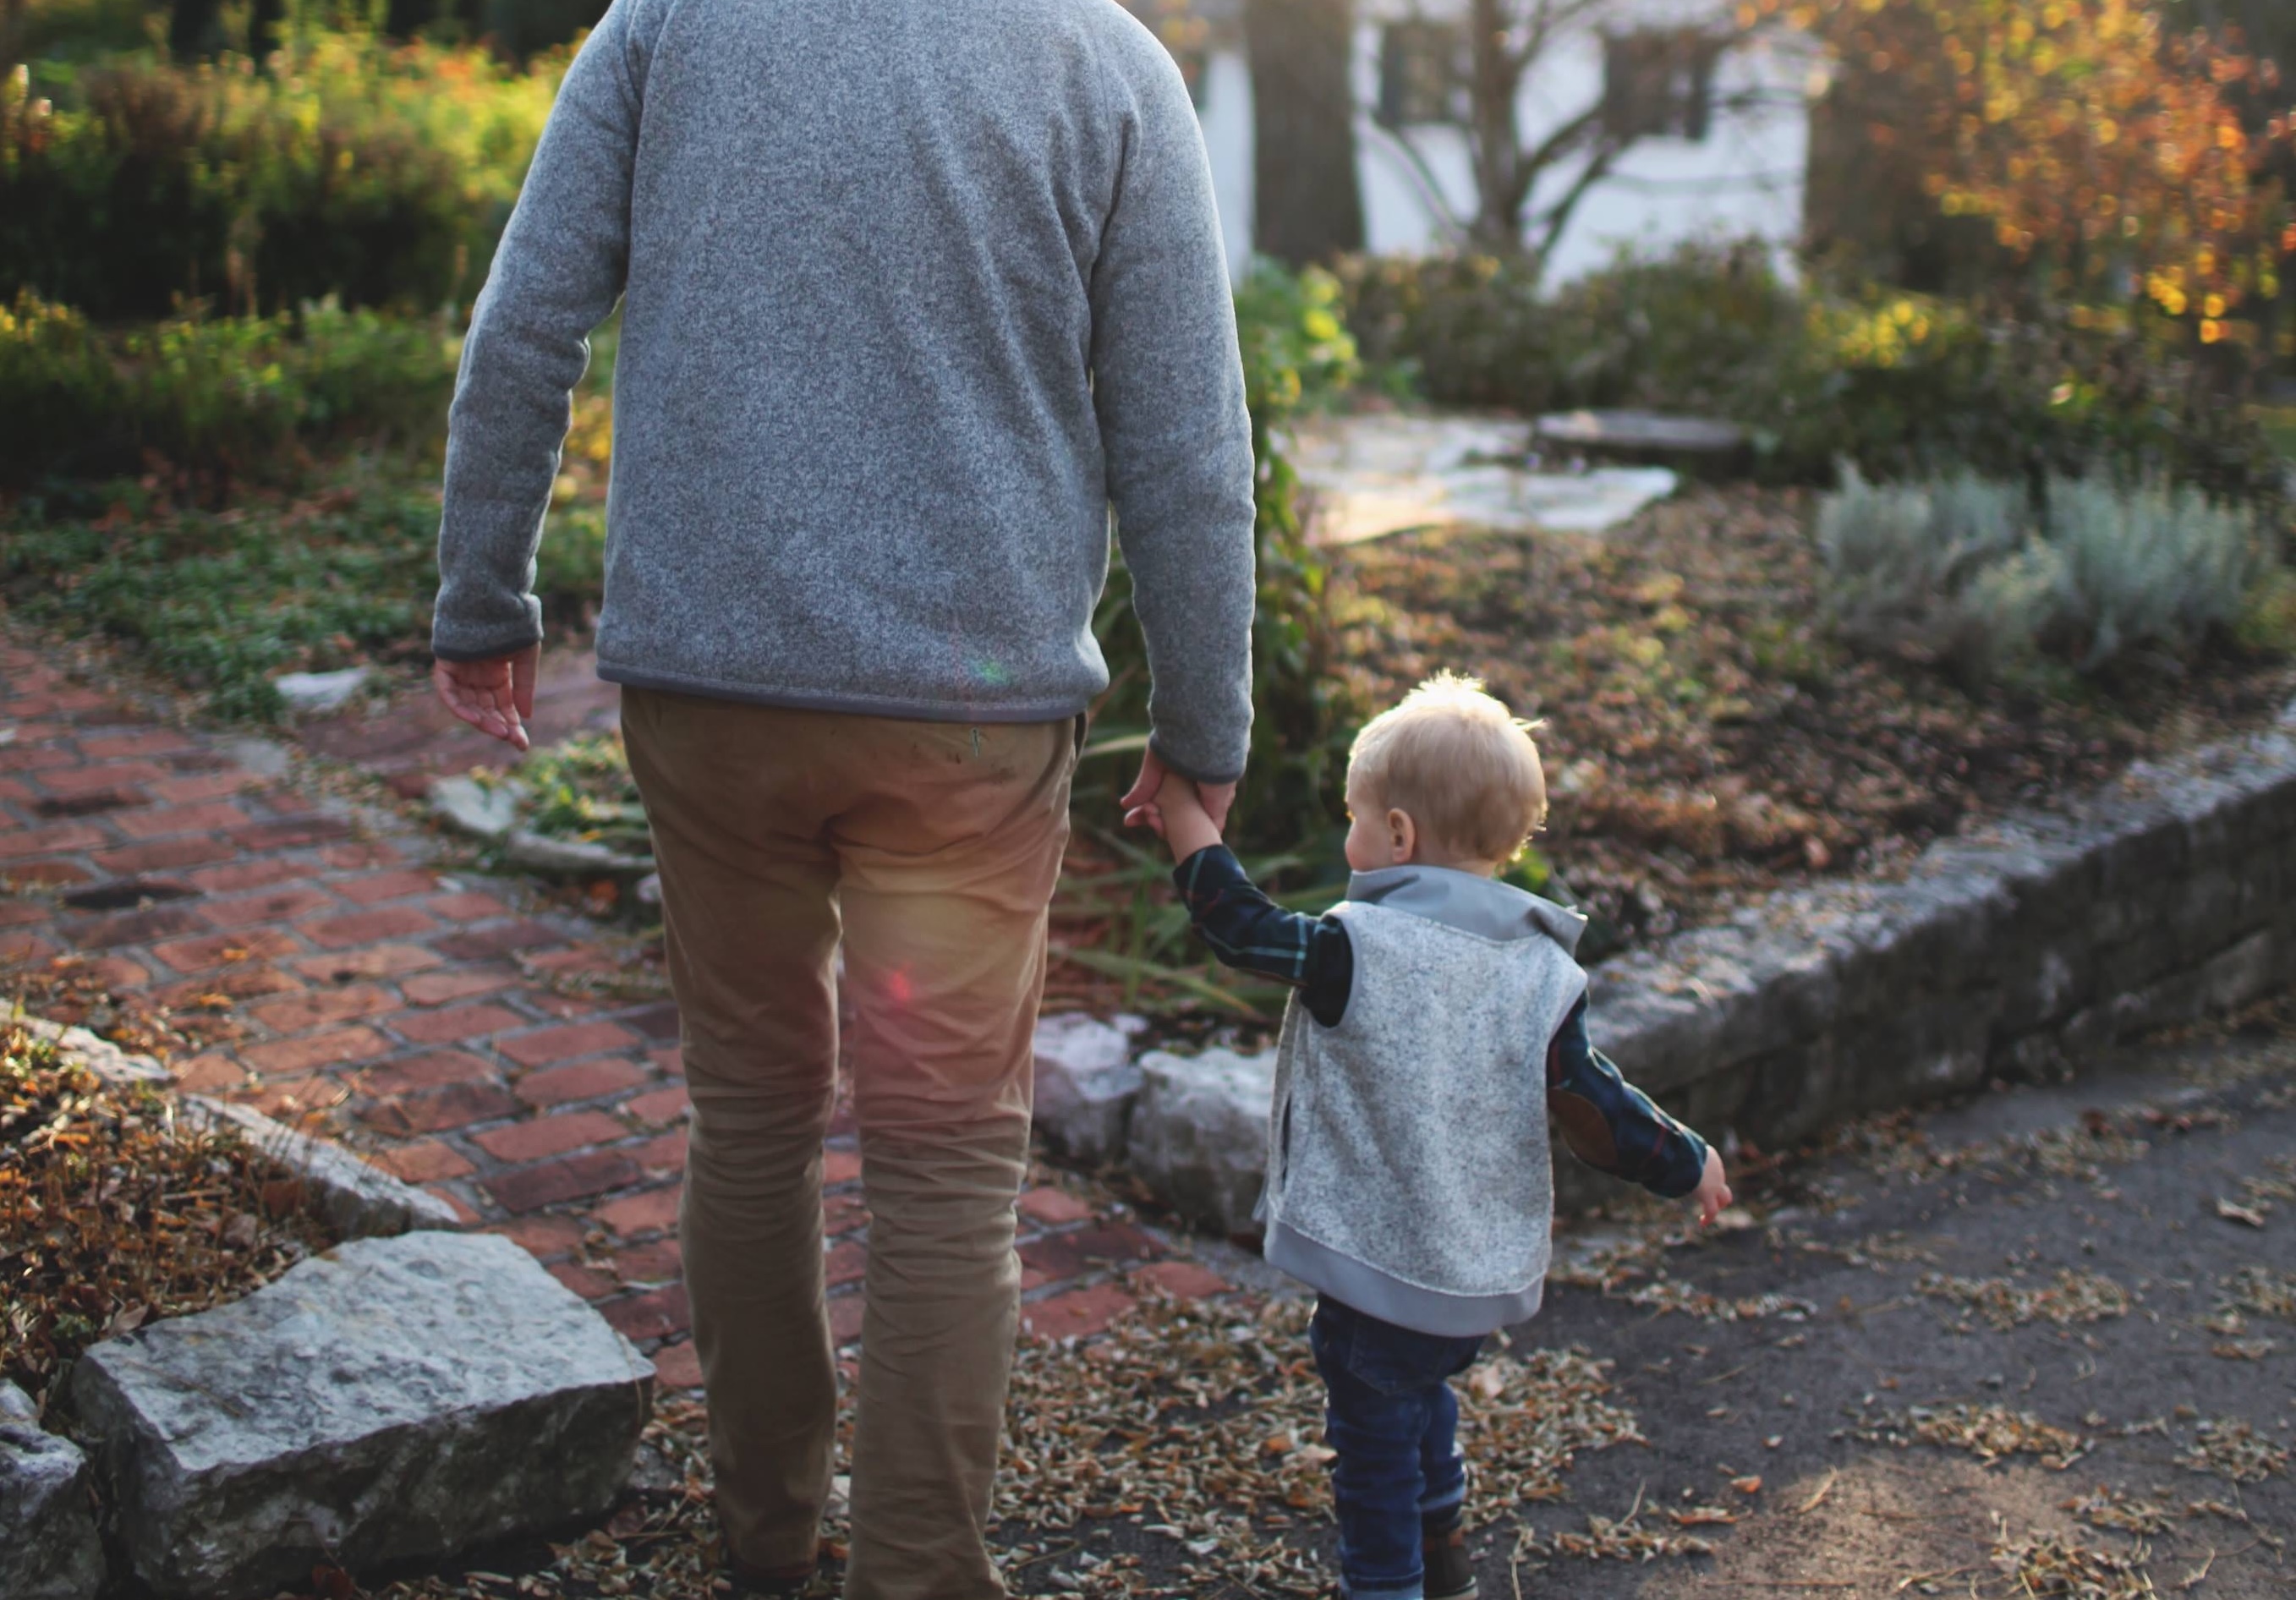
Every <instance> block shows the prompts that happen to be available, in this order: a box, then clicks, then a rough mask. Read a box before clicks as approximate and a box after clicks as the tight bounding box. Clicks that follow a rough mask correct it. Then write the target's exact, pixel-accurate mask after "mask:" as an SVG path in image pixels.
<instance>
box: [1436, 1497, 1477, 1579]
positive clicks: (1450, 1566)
mask: <svg viewBox="0 0 2296 1600" xmlns="http://www.w3.org/2000/svg"><path fill="white" fill-rule="evenodd" d="M1425 1534H1426V1555H1425V1565H1426V1569H1427V1579H1426V1588H1424V1590H1423V1593H1424V1594H1425V1595H1426V1596H1427V1600H1474V1595H1475V1568H1474V1563H1472V1562H1470V1561H1469V1560H1468V1559H1467V1528H1466V1518H1465V1515H1464V1513H1463V1512H1462V1511H1460V1510H1459V1509H1457V1508H1454V1509H1453V1510H1452V1511H1451V1512H1450V1513H1448V1514H1447V1515H1446V1516H1445V1517H1444V1519H1443V1520H1442V1521H1441V1522H1432V1521H1431V1522H1428V1523H1427V1524H1426V1528H1425Z"/></svg>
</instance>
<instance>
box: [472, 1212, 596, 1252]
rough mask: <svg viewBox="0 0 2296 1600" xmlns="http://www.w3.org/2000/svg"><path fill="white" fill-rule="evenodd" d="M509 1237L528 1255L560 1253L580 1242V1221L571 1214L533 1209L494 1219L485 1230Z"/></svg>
mask: <svg viewBox="0 0 2296 1600" xmlns="http://www.w3.org/2000/svg"><path fill="white" fill-rule="evenodd" d="M488 1232H490V1233H496V1234H500V1235H503V1237H504V1238H506V1239H508V1240H510V1241H511V1242H512V1243H514V1244H516V1245H518V1246H519V1247H520V1248H521V1249H522V1250H524V1251H526V1252H527V1253H528V1254H529V1255H531V1256H535V1257H537V1258H539V1259H545V1260H547V1259H549V1258H551V1257H553V1256H562V1255H564V1254H565V1253H566V1252H567V1251H570V1250H572V1249H573V1248H574V1247H575V1246H576V1245H578V1244H579V1243H582V1225H581V1224H580V1223H579V1222H577V1221H576V1220H575V1219H574V1218H571V1217H562V1216H559V1215H557V1214H556V1213H554V1212H551V1211H537V1212H536V1213H535V1214H534V1215H533V1216H531V1217H521V1218H517V1219H516V1220H514V1221H511V1222H504V1223H497V1224H496V1225H495V1226H494V1227H491V1228H489V1229H488Z"/></svg>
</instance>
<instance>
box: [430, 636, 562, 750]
mask: <svg viewBox="0 0 2296 1600" xmlns="http://www.w3.org/2000/svg"><path fill="white" fill-rule="evenodd" d="M541 665H542V646H541V645H539V644H529V645H528V646H527V647H526V648H525V649H524V650H521V651H520V652H517V653H516V654H514V655H503V656H496V657H495V658H494V659H493V660H492V661H436V662H433V663H432V665H431V668H430V682H431V683H432V684H433V685H436V686H437V688H438V691H439V699H440V700H442V701H444V702H446V705H447V710H450V711H452V712H454V713H455V716H457V717H459V718H462V719H463V721H464V722H467V723H469V724H470V725H471V726H472V727H474V728H476V729H478V730H479V732H480V733H482V734H488V736H490V737H492V738H496V739H499V740H501V741H502V742H503V743H505V744H507V745H509V746H510V747H511V748H512V750H525V749H526V748H527V747H528V744H529V741H528V739H527V736H526V726H525V721H524V719H525V718H529V717H531V716H533V715H534V675H535V672H536V671H537V669H539V668H540V666H541Z"/></svg>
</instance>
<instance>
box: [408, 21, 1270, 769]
mask: <svg viewBox="0 0 2296 1600" xmlns="http://www.w3.org/2000/svg"><path fill="white" fill-rule="evenodd" d="M617 299H619V300H620V301H621V304H622V329H621V342H620V347H619V357H618V360H617V365H616V368H615V382H614V463H613V476H612V482H611V488H610V489H609V492H608V497H607V513H606V514H607V546H606V592H605V605H604V610H603V613H602V614H601V616H600V618H599V623H598V664H599V670H600V672H601V673H602V674H603V676H604V677H608V678H610V679H612V680H614V681H616V682H619V683H624V684H632V685H644V686H648V687H655V688H664V689H675V690H684V691H687V692H691V693H701V694H712V695H720V696H726V697H731V698H735V699H742V700H750V701H756V702H764V703H767V704H774V705H788V706H802V707H813V708H819V709H826V710H844V711H855V712H864V713H874V714H880V715H886V716H898V717H917V718H934V719H949V720H963V721H1037V720H1053V719H1057V718H1066V717H1070V716H1073V715H1074V714H1075V713H1077V712H1078V711H1079V710H1083V709H1084V708H1085V707H1086V705H1087V703H1088V702H1090V700H1091V699H1092V698H1093V697H1094V696H1095V694H1097V693H1100V692H1101V691H1102V690H1103V688H1105V687H1106V686H1107V683H1108V671H1107V667H1106V665H1105V664H1104V663H1103V661H1102V659H1101V653H1100V650H1099V647H1098V646H1097V644H1095V641H1094V639H1093V635H1092V628H1091V623H1092V613H1093V608H1094V605H1095V601H1096V600H1097V598H1098V596H1099V595H1100V592H1101V588H1102V587H1103V582H1104V580H1105V578H1106V576H1107V562H1108V538H1109V528H1110V513H1111V510H1112V511H1113V513H1114V517H1115V527H1116V529H1117V534H1118V537H1119V540H1120V542H1121V545H1122V547H1123V551H1124V555H1125V560H1126V562H1127V564H1128V566H1129V568H1130V569H1131V571H1132V573H1133V577H1134V580H1135V600H1134V603H1135V605H1136V609H1137V611H1138V613H1139V618H1140V622H1141V627H1142V630H1143V632H1144V634H1145V636H1146V638H1147V643H1148V657H1149V664H1150V669H1151V672H1152V679H1153V685H1154V686H1153V693H1152V704H1151V714H1152V721H1153V724H1154V734H1153V738H1154V743H1155V746H1156V748H1157V750H1158V752H1159V753H1160V755H1162V756H1163V758H1164V759H1166V760H1167V761H1168V762H1169V764H1170V765H1171V766H1173V767H1176V768H1177V769H1178V770H1180V771H1182V772H1184V773H1187V774H1189V775H1193V776H1196V777H1199V778H1202V779H1206V780H1212V781H1218V780H1224V779H1227V778H1232V777H1234V776H1235V775H1237V774H1238V773H1240V772H1241V771H1242V767H1243V760H1244V752H1245V747H1246V743H1247V740H1248V735H1249V731H1250V726H1251V649H1250V634H1251V614H1252V601H1253V593H1252V585H1253V578H1252V471H1253V467H1252V459H1251V430H1250V424H1249V421H1248V419H1247V417H1246V415H1245V412H1244V404H1243V375H1242V365H1241V362H1240V361H1239V359H1238V355H1237V348H1236V335H1235V324H1234V308H1233V302H1232V300H1231V299H1230V296H1229V291H1228V285H1227V275H1226V264H1225V259H1224V257H1223V253H1222V250H1221V245H1220V239H1219V231H1218V221H1217V219H1216V217H1215V214H1214V211H1213V206H1212V193H1211V182H1210V175H1209V171H1208V168H1207V166H1206V162H1205V159H1204V152H1203V143H1202V137H1201V133H1200V132H1199V130H1198V128H1197V125H1196V119H1195V115H1194V111H1193V107H1192V106H1191V105H1190V103H1189V99H1188V94H1187V90H1186V87H1185V85H1184V84H1183V82H1182V81H1181V78H1180V75H1179V72H1178V70H1177V69H1176V68H1175V66H1174V65H1173V62H1172V61H1171V59H1170V57H1169V55H1168V54H1167V53H1165V51H1164V50H1163V48H1162V47H1161V46H1160V45H1159V44H1158V43H1157V41H1156V40H1155V39H1154V37H1152V36H1151V35H1150V34H1149V33H1148V32H1147V31H1146V30H1145V29H1143V28H1142V27H1141V26H1140V25H1139V24H1138V23H1137V22H1136V21H1134V20H1133V18H1132V17H1131V16H1130V15H1129V14H1128V13H1127V12H1125V11H1123V10H1122V9H1121V8H1120V7H1119V5H1118V4H1116V3H1115V0H614V3H613V5H612V7H611V9H610V10H609V11H608V12H606V15H605V18H604V20H603V21H602V22H601V23H600V24H599V25H598V28H597V29H596V31H595V32H594V33H593V34H592V35H591V36H590V38H589V41H588V42H587V43H586V45H584V46H583V47H582V50H581V52H580V53H579V55H578V57H577V58H576V60H575V62H574V64H573V67H572V69H571V70H570V71H569V73H568V74H567V78H566V81H565V86H564V87H563V88H562V90H561V92H560V94H559V99H558V103H557V105H556V107H555V109H554V110H553V111H552V113H551V116H550V121H549V125H548V127H546V129H545V132H544V134H543V136H542V142H541V144H540V146H539V147H538V148H537V151H536V152H535V158H534V165H533V168H532V170H531V171H530V172H529V175H528V177H527V180H526V187H525V190H524V192H523V193H521V196H520V198H519V202H518V207H517V209H516V211H515V212H514V213H513V214H512V217H511V221H510V226H509V227H508V229H507V231H506V232H505V233H504V236H503V241H502V245H501V248H500V250H499V252H498V254H497V255H496V258H495V263H494V268H493V271H492V274H491V275H490V276H489V277H488V282H487V285H486V288H485V291H483V292H482V293H481V294H480V297H479V300H478V303H477V307H476V308H475V311H474V313H473V316H472V321H471V331H470V335H469V338H468V340H467V341H465V343H464V346H463V364H462V373H461V377H460V380H459V382H458V383H457V386H456V389H455V402H454V409H453V413H452V419H451V425H450V429H449V436H448V442H447V480H446V505H445V513H444V517H443V520H442V521H441V525H440V529H439V576H440V586H439V603H438V611H437V614H436V623H435V626H434V628H433V633H432V644H433V647H434V649H436V651H437V652H438V653H439V655H440V656H442V657H444V658H446V659H448V660H466V661H467V660H478V659H484V658H487V657H490V656H495V655H500V654H504V653H506V652H510V651H512V650H516V649H519V648H521V647H523V646H525V645H527V644H531V643H533V642H535V641H536V640H537V639H538V638H540V636H541V612H540V607H539V605H538V604H537V601H536V599H535V597H534V595H533V593H532V586H533V573H534V555H535V551H536V548H537V544H538V541H539V538H540V533H541V527H542V521H543V513H544V512H545V509H546V508H547V506H548V505H549V500H550V493H551V485H552V482H553V479H554V478H555V476H556V473H557V464H558V454H559V450H560V447H561V446H562V443H563V440H564V438H565V433H566V429H567V425H568V421H569V395H570V390H572V388H573V386H574V384H575V382H576V381H577V380H578V378H579V377H580V375H581V373H582V370H583V367H584V365H585V364H586V361H587V359H588V355H589V346H588V335H589V333H590V331H591V330H592V329H593V328H594V327H595V326H596V325H597V324H599V323H600V322H602V321H603V320H604V318H605V317H606V316H607V315H608V314H609V313H610V312H611V310H612V309H613V307H614V304H615V302H616V301H617Z"/></svg>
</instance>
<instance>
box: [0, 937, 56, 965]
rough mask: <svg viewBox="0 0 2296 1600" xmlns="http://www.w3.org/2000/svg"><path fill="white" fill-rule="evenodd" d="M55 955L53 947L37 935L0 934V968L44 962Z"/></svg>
mask: <svg viewBox="0 0 2296 1600" xmlns="http://www.w3.org/2000/svg"><path fill="white" fill-rule="evenodd" d="M55 953H56V948H55V946H53V945H52V944H50V943H49V942H48V941H47V940H46V939H42V938H41V937H40V936H39V935H38V934H37V933H0V966H21V965H22V964H26V963H28V962H34V961H45V960H47V959H48V958H49V957H50V956H53V955H54V954H55Z"/></svg>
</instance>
